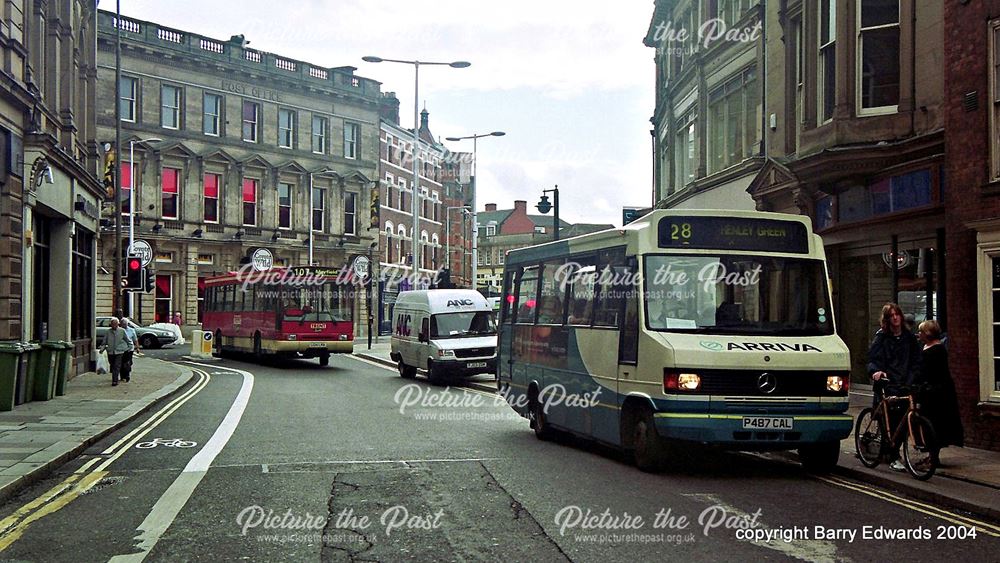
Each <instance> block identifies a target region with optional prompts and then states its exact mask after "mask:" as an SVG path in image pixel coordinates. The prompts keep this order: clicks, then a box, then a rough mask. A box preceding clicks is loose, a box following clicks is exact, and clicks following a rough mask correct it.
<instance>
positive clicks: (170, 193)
mask: <svg viewBox="0 0 1000 563" xmlns="http://www.w3.org/2000/svg"><path fill="white" fill-rule="evenodd" d="M179 172H180V171H179V170H177V169H175V168H164V169H163V175H162V180H161V182H160V199H161V210H162V215H163V218H164V219H177V201H178V192H179V191H180V184H179V183H178V182H179V180H180V174H179Z"/></svg>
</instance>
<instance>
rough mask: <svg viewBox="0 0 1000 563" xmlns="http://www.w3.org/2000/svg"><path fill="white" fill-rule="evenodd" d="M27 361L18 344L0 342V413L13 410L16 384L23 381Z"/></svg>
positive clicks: (22, 349)
mask: <svg viewBox="0 0 1000 563" xmlns="http://www.w3.org/2000/svg"><path fill="white" fill-rule="evenodd" d="M27 361H28V357H27V356H25V355H24V348H23V347H22V346H21V343H20V342H0V411H9V410H14V400H15V397H16V396H17V382H18V381H19V380H22V379H24V371H25V370H26V369H27Z"/></svg>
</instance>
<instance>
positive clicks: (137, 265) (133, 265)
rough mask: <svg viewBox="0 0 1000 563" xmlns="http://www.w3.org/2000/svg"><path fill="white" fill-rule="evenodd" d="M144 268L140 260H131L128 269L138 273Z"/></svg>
mask: <svg viewBox="0 0 1000 563" xmlns="http://www.w3.org/2000/svg"><path fill="white" fill-rule="evenodd" d="M141 268H142V261H141V260H139V259H138V258H130V259H129V261H128V269H129V271H131V272H135V271H138V270H139V269H141Z"/></svg>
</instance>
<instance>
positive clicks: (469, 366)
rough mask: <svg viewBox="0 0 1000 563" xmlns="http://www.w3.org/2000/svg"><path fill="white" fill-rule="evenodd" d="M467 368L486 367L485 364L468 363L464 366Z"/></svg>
mask: <svg viewBox="0 0 1000 563" xmlns="http://www.w3.org/2000/svg"><path fill="white" fill-rule="evenodd" d="M465 367H467V368H484V367H486V362H469V363H467V364H465Z"/></svg>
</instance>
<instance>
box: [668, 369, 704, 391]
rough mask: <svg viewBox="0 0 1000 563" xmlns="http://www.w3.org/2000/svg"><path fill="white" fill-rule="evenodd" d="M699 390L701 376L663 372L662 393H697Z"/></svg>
mask: <svg viewBox="0 0 1000 563" xmlns="http://www.w3.org/2000/svg"><path fill="white" fill-rule="evenodd" d="M698 389H701V376H699V375H698V374H696V373H679V372H671V371H666V370H664V371H663V390H664V391H697V390H698Z"/></svg>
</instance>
